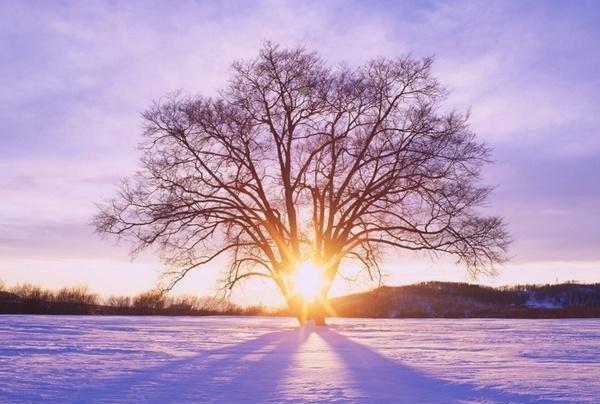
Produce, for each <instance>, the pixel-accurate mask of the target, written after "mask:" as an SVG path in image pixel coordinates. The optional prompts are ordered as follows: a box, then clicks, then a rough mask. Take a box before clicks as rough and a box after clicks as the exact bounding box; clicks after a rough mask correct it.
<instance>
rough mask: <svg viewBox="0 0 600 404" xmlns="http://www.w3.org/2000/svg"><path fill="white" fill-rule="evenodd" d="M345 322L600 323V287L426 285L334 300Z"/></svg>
mask: <svg viewBox="0 0 600 404" xmlns="http://www.w3.org/2000/svg"><path fill="white" fill-rule="evenodd" d="M330 304H331V306H332V307H333V309H334V311H335V313H336V314H337V315H338V316H341V317H374V318H403V317H404V318H407V317H446V318H467V317H507V318H508V317H514V318H569V317H600V283H595V284H576V283H564V284H557V285H544V286H540V285H523V286H513V287H503V288H491V287H486V286H480V285H473V284H468V283H453V282H424V283H419V284H415V285H409V286H397V287H389V286H383V287H380V288H378V289H375V290H372V291H370V292H365V293H357V294H352V295H347V296H342V297H338V298H332V299H330Z"/></svg>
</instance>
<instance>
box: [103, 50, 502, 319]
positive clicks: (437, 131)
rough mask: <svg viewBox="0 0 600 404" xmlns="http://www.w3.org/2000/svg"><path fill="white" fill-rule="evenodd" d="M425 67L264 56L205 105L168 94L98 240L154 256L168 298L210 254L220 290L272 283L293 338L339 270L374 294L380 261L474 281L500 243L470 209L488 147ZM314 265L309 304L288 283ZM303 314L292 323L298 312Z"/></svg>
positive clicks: (314, 314) (295, 54) (476, 200)
mask: <svg viewBox="0 0 600 404" xmlns="http://www.w3.org/2000/svg"><path fill="white" fill-rule="evenodd" d="M431 65H432V60H431V59H430V58H425V59H415V58H412V57H403V58H399V59H393V60H392V59H376V60H373V61H371V62H369V63H367V64H365V65H363V66H360V67H358V68H349V67H345V66H342V67H336V68H332V67H329V66H328V65H327V64H326V63H325V62H324V60H322V59H321V58H320V57H319V56H318V55H317V54H315V53H312V52H309V51H307V50H305V49H304V48H296V49H282V48H280V47H279V46H277V45H273V44H271V43H267V44H266V45H265V46H264V47H263V49H262V50H261V51H260V53H259V56H258V57H257V58H256V59H254V60H251V61H243V62H238V63H235V64H234V65H233V76H232V77H231V80H230V82H229V85H228V86H227V88H225V89H224V90H223V91H221V92H220V93H219V95H218V96H217V97H214V98H208V97H202V96H199V97H183V96H181V95H174V96H171V97H169V98H168V99H167V100H163V101H161V102H158V103H155V104H154V105H153V107H151V108H150V109H149V110H148V111H147V112H145V113H144V115H143V116H144V119H145V122H146V128H145V132H144V140H143V143H142V145H141V148H142V150H143V157H142V159H141V162H142V169H141V170H140V171H139V172H138V173H137V174H135V175H134V176H132V177H131V178H129V179H126V180H124V181H123V183H122V186H121V188H120V192H119V194H118V197H117V198H116V199H113V200H111V201H108V202H107V203H105V204H102V205H100V210H99V213H98V214H97V215H96V216H95V225H96V228H97V230H98V231H99V232H103V233H112V234H117V235H119V236H120V237H125V238H127V239H128V240H129V241H130V242H131V243H132V253H134V254H135V253H137V252H138V251H140V250H142V249H144V248H146V247H148V246H158V247H159V249H160V251H161V252H162V256H163V258H164V261H165V263H166V266H167V268H169V269H168V270H167V271H168V272H167V273H166V276H167V280H168V281H167V283H166V284H165V289H170V288H172V287H173V286H174V285H175V284H176V283H177V282H178V281H179V280H181V279H182V278H183V277H184V276H185V275H186V274H187V273H188V272H189V271H190V270H192V269H194V268H197V267H199V266H202V265H204V264H207V263H209V262H211V261H213V260H214V259H215V258H217V257H218V256H221V255H226V256H228V257H229V259H230V265H229V267H228V270H227V271H226V279H225V285H224V287H225V288H226V289H227V290H231V288H233V287H234V286H235V285H236V284H237V283H238V282H239V281H241V280H243V279H245V278H249V277H265V278H270V279H272V280H274V281H275V283H276V284H277V286H278V288H279V290H280V291H281V293H282V294H283V296H284V297H285V299H286V301H287V303H288V305H289V306H290V309H292V310H293V312H294V313H295V314H296V315H297V317H298V319H299V320H300V322H301V323H303V322H304V321H305V320H306V318H313V319H314V320H315V322H316V323H317V324H323V323H324V318H323V316H324V312H323V307H322V303H323V301H324V300H325V298H326V296H327V294H328V291H329V289H330V287H331V284H332V282H333V281H334V279H335V278H336V275H337V274H338V271H339V269H340V264H341V262H342V261H343V260H356V261H358V262H359V263H360V264H361V265H362V266H363V267H364V268H365V269H366V271H367V272H368V274H369V275H370V276H371V278H372V279H376V278H378V277H379V278H380V275H381V272H380V267H379V262H380V260H381V256H382V253H383V252H384V251H385V250H386V249H388V248H399V249H405V250H413V251H418V250H427V251H434V252H443V253H449V254H453V255H455V256H456V257H458V259H459V261H461V262H463V263H464V264H466V267H467V268H468V270H469V271H470V272H471V273H473V274H476V273H479V272H493V268H494V264H495V263H498V262H501V261H503V260H504V259H505V252H506V246H507V244H508V235H507V232H506V230H505V227H504V225H503V222H502V220H501V219H500V218H498V217H488V216H483V215H481V214H480V213H478V212H477V207H478V206H480V205H481V203H482V202H483V201H484V200H485V199H486V197H487V196H488V194H489V192H490V188H489V187H487V186H483V185H482V184H481V183H480V169H481V167H482V165H483V164H484V163H486V162H487V160H488V156H489V150H488V148H487V147H486V146H485V145H483V144H482V143H479V142H478V141H477V140H476V139H475V135H474V133H473V132H472V131H471V130H469V128H468V125H467V116H465V115H461V114H459V113H456V112H453V111H447V110H445V109H444V108H443V105H442V104H443V103H442V102H443V101H444V99H445V95H446V91H445V89H444V87H443V86H441V85H440V84H439V83H438V81H436V79H435V78H434V77H433V76H432V73H431ZM306 261H311V262H312V263H313V265H314V266H315V267H316V268H319V271H320V272H321V273H320V276H322V277H323V279H324V282H323V284H322V286H321V290H320V293H319V299H316V301H315V302H314V303H312V304H311V307H310V310H308V313H307V311H306V305H307V302H306V301H305V299H302V298H301V297H300V296H299V295H298V293H297V291H296V285H295V284H294V282H295V281H294V273H295V272H296V271H297V270H298V268H299V266H300V265H301V263H303V262H306ZM303 308H304V310H303Z"/></svg>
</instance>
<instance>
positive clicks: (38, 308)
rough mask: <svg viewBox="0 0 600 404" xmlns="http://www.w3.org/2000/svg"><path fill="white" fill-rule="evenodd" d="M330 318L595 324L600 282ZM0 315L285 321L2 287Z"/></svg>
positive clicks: (200, 306) (399, 294)
mask: <svg viewBox="0 0 600 404" xmlns="http://www.w3.org/2000/svg"><path fill="white" fill-rule="evenodd" d="M330 306H331V308H332V309H333V310H332V312H331V313H330V315H331V316H339V317H370V318H409V317H413V318H428V317H442V318H469V317H479V318H480V317H490V318H494V317H495V318H498V317H499V318H577V317H600V283H596V284H577V283H574V282H570V283H563V284H557V285H543V286H542V285H519V286H510V287H501V288H491V287H486V286H480V285H473V284H468V283H453V282H424V283H419V284H414V285H409V286H398V287H387V286H384V287H380V288H378V289H374V290H371V291H369V292H365V293H358V294H352V295H348V296H342V297H337V298H332V299H330ZM0 314H83V315H85V314H99V315H169V316H171V315H173V316H178V315H179V316H209V315H250V316H251V315H288V314H289V313H287V310H285V309H271V308H267V307H264V306H251V307H241V306H238V305H235V304H233V303H231V302H229V301H227V300H222V299H216V298H212V297H197V296H175V297H171V296H168V295H165V294H161V293H158V292H154V291H149V292H145V293H141V294H139V295H136V296H133V297H128V296H111V297H109V298H107V299H101V298H100V297H99V296H98V295H97V294H95V293H91V292H89V290H88V289H87V288H86V287H81V286H79V287H69V288H62V289H60V290H58V291H51V290H48V289H43V288H40V287H38V286H34V285H30V284H26V285H18V286H15V287H12V288H6V287H4V286H3V284H2V283H1V282H0Z"/></svg>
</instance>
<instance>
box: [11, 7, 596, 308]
mask: <svg viewBox="0 0 600 404" xmlns="http://www.w3.org/2000/svg"><path fill="white" fill-rule="evenodd" d="M297 3H300V2H288V3H286V2H283V1H272V2H245V3H243V2H233V1H232V2H225V3H219V2H213V1H211V2H208V1H207V2H200V1H198V2H184V1H182V2H162V3H161V2H152V3H151V2H139V3H136V2H91V1H90V2H72V3H71V2H58V1H56V2H33V1H32V2H25V1H3V2H0V60H1V63H0V86H1V88H2V90H3V91H2V92H0V119H1V121H2V123H3V124H2V127H1V128H0V229H1V231H0V279H3V280H4V281H5V282H6V283H8V284H15V283H17V282H25V281H27V282H33V283H37V284H41V285H44V286H48V287H60V286H64V285H71V284H77V283H85V284H88V285H89V286H90V287H91V288H92V289H93V290H96V291H98V292H100V293H103V294H111V293H136V292H139V291H141V290H143V289H146V288H149V287H151V286H152V285H153V284H154V283H155V281H156V279H157V276H158V274H159V273H160V269H161V266H160V263H159V261H158V260H157V258H156V257H155V254H153V253H151V252H149V253H147V254H144V255H143V256H142V257H140V258H138V259H137V260H136V261H133V262H131V261H130V260H129V259H128V256H127V252H126V248H125V246H121V247H118V246H115V245H114V242H113V241H110V240H102V239H101V238H99V237H98V236H97V235H95V234H94V233H93V228H92V227H91V226H90V225H89V222H90V218H91V216H92V215H93V213H94V203H95V202H98V201H101V200H102V199H105V198H107V197H109V196H111V195H112V194H113V193H114V191H115V186H116V184H117V182H118V179H119V178H120V177H122V176H125V175H128V174H130V173H132V171H133V170H135V168H136V164H137V156H138V153H137V151H136V149H135V146H136V144H137V142H138V141H139V139H140V133H141V130H140V128H141V125H142V121H141V118H140V113H141V112H142V111H143V110H144V109H145V108H146V107H148V106H149V105H150V103H151V101H152V100H154V99H158V98H159V97H161V96H164V95H165V94H166V93H169V92H172V91H174V90H177V89H183V90H184V91H186V92H188V93H192V94H193V93H207V94H211V93H214V92H215V90H217V89H218V88H220V87H222V86H223V85H224V83H225V81H226V80H227V77H228V74H229V70H228V66H229V64H230V63H231V62H232V61H233V60H235V59H238V58H249V57H254V56H255V55H256V53H257V50H258V49H259V48H260V46H261V44H262V42H263V41H264V40H266V39H271V40H274V41H277V42H280V43H281V44H282V45H290V46H294V45H298V44H303V45H306V46H307V47H308V48H311V49H315V50H317V51H319V52H320V54H321V55H322V56H323V57H324V58H326V59H328V60H330V61H331V63H338V62H342V61H345V62H347V63H349V64H351V65H356V64H359V63H362V62H364V61H366V60H368V59H370V58H372V57H376V56H390V57H393V56H396V55H403V54H406V53H408V52H410V53H412V54H413V55H415V56H427V55H435V57H436V63H435V72H436V74H437V76H438V77H439V78H440V80H441V81H442V82H443V83H445V84H447V85H448V87H449V88H450V89H451V91H452V95H451V96H450V99H449V101H448V105H450V106H454V107H456V108H458V109H461V110H466V109H469V108H470V110H471V116H472V120H471V123H472V127H473V128H474V129H475V130H476V131H477V132H478V133H479V135H480V137H481V138H482V139H484V140H485V141H487V142H488V143H489V144H490V145H491V146H492V147H493V148H494V159H495V160H496V164H495V165H493V166H489V167H488V169H487V171H486V178H487V180H489V181H490V182H491V183H493V184H496V185H497V186H498V188H497V191H496V192H495V194H494V195H493V197H492V199H491V200H490V204H489V208H490V210H492V211H493V212H496V213H499V214H501V215H503V216H505V218H506V219H507V222H508V223H509V229H510V231H511V233H512V235H513V238H514V240H515V241H514V244H513V246H512V250H511V254H512V256H513V259H512V261H511V262H510V263H509V264H507V265H506V266H505V267H504V268H501V269H500V275H499V276H498V277H497V278H486V277H482V278H480V279H479V281H480V282H482V283H487V284H492V285H500V284H507V283H522V282H555V281H556V279H558V280H559V281H565V280H569V279H576V280H582V281H600V179H599V178H598V176H599V174H600V134H599V133H598V131H599V129H598V128H599V127H600V110H599V108H600V107H599V106H600V24H598V21H600V3H598V2H595V1H589V2H583V1H574V2H566V1H562V2H558V1H557V2H551V1H546V2H537V1H535V2H523V1H520V2H514V3H511V2H508V1H501V2H497V3H495V2H490V1H485V2H423V1H405V2H398V1H390V2H379V3H376V2H372V1H363V2H351V1H339V2H338V1H324V2H322V1H321V2H314V3H311V2H303V3H302V4H297ZM392 258H393V259H392ZM392 261H393V264H392V263H391V262H392ZM385 268H386V269H387V270H388V272H389V274H390V275H389V276H388V278H387V282H388V283H391V284H397V283H407V282H413V281H418V280H429V279H441V280H458V281H464V280H467V279H468V278H467V277H466V275H465V271H464V269H463V268H460V267H456V266H455V265H454V264H453V263H452V260H447V259H442V260H441V261H438V262H436V261H431V260H430V259H429V258H427V257H419V256H410V255H406V254H399V256H396V255H393V256H392V257H391V258H390V259H388V261H387V263H386V264H385ZM217 274H218V265H215V266H214V267H211V268H207V269H206V270H205V271H202V272H198V273H196V274H194V275H193V276H192V277H191V278H190V279H188V280H187V281H185V282H184V283H183V284H182V285H181V286H180V287H179V291H180V292H194V293H210V292H211V291H212V290H213V286H214V281H215V279H216V278H217V276H218V275H217ZM367 286H369V285H366V284H360V285H359V286H357V287H359V288H360V287H367ZM254 287H259V286H252V285H247V286H246V288H245V289H244V290H242V291H240V292H239V293H238V295H237V299H239V300H240V301H243V302H246V301H248V302H249V301H255V299H254V298H253V297H252V296H253V295H254V289H253V288H254ZM338 290H339V291H344V290H345V289H344V287H343V286H338ZM253 299H254V300H253Z"/></svg>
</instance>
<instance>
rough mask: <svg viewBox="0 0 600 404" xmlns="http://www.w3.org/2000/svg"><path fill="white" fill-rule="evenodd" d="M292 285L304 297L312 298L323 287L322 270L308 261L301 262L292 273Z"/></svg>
mask: <svg viewBox="0 0 600 404" xmlns="http://www.w3.org/2000/svg"><path fill="white" fill-rule="evenodd" d="M294 287H295V289H296V292H298V293H299V294H300V295H302V296H303V297H304V299H306V300H314V299H315V298H316V297H317V296H318V295H319V293H320V292H321V289H322V287H323V277H322V270H321V269H320V268H319V267H316V266H315V265H313V263H312V262H310V261H305V262H303V263H302V264H300V266H299V267H298V270H297V271H296V273H295V274H294Z"/></svg>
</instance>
